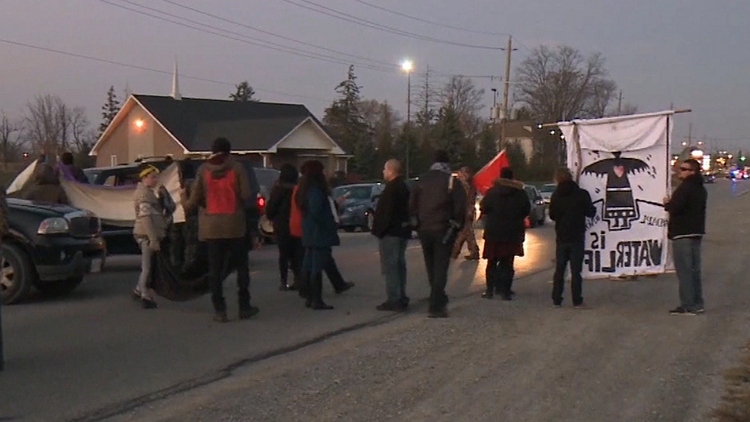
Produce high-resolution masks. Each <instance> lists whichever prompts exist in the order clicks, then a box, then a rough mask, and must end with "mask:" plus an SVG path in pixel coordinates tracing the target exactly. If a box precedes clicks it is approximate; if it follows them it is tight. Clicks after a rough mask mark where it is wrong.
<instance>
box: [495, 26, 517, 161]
mask: <svg viewBox="0 0 750 422" xmlns="http://www.w3.org/2000/svg"><path fill="white" fill-rule="evenodd" d="M512 52H513V37H512V36H510V35H509V36H508V46H507V47H506V48H505V81H504V82H505V83H504V86H503V114H502V115H501V116H500V144H499V145H498V148H497V149H498V151H499V150H500V149H501V148H502V145H503V142H505V124H506V122H507V121H508V92H509V91H510V56H511V53H512Z"/></svg>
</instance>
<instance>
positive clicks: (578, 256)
mask: <svg viewBox="0 0 750 422" xmlns="http://www.w3.org/2000/svg"><path fill="white" fill-rule="evenodd" d="M583 250H584V244H583V242H577V243H558V244H557V251H556V252H555V261H556V262H555V275H554V277H553V279H552V281H553V285H552V302H554V303H555V305H560V304H562V301H563V291H564V290H565V267H567V265H568V262H570V289H571V291H572V293H573V306H578V305H580V304H582V303H583V296H582V294H583V278H581V270H583Z"/></svg>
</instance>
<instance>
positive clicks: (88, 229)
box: [70, 216, 102, 237]
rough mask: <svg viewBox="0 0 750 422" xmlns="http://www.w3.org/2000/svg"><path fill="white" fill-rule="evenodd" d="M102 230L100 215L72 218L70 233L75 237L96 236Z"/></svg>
mask: <svg viewBox="0 0 750 422" xmlns="http://www.w3.org/2000/svg"><path fill="white" fill-rule="evenodd" d="M101 231H102V227H101V222H100V221H99V217H95V216H85V217H73V218H71V219H70V235H71V236H73V237H95V236H98V235H99V234H100V233H101Z"/></svg>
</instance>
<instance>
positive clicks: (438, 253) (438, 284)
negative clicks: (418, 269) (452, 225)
mask: <svg viewBox="0 0 750 422" xmlns="http://www.w3.org/2000/svg"><path fill="white" fill-rule="evenodd" d="M444 236H445V233H444V232H420V233H419V241H420V243H421V244H422V254H423V255H424V264H425V267H427V278H428V279H429V280H430V311H439V310H442V309H444V308H445V307H446V306H447V305H448V296H447V295H446V294H445V286H446V284H448V267H450V260H451V249H452V248H453V242H448V244H447V245H446V244H444V243H443V237H444Z"/></svg>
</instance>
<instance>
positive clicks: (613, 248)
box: [560, 112, 672, 278]
mask: <svg viewBox="0 0 750 422" xmlns="http://www.w3.org/2000/svg"><path fill="white" fill-rule="evenodd" d="M671 114H672V113H671V112H664V113H655V114H646V115H634V116H626V117H616V118H609V119H595V120H578V121H573V122H563V123H560V129H561V130H562V131H563V134H564V135H565V138H566V139H567V140H568V143H567V149H568V151H567V152H568V154H567V155H568V163H570V164H569V167H571V170H572V171H573V173H574V175H577V176H578V183H579V185H580V186H581V188H583V189H586V190H587V191H588V192H589V194H590V195H591V199H592V201H593V203H594V206H595V207H596V209H597V212H596V216H595V217H594V218H591V219H588V221H587V227H586V241H585V242H586V244H585V252H584V262H583V276H584V277H585V278H607V277H617V276H626V275H644V274H659V273H663V272H665V265H666V261H667V252H668V251H667V248H668V241H667V223H668V219H667V213H666V212H665V211H664V206H663V199H664V197H665V196H666V195H667V192H668V191H669V190H670V188H669V171H670V170H669V164H668V148H667V144H668V142H669V137H670V135H671V118H670V117H671Z"/></svg>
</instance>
